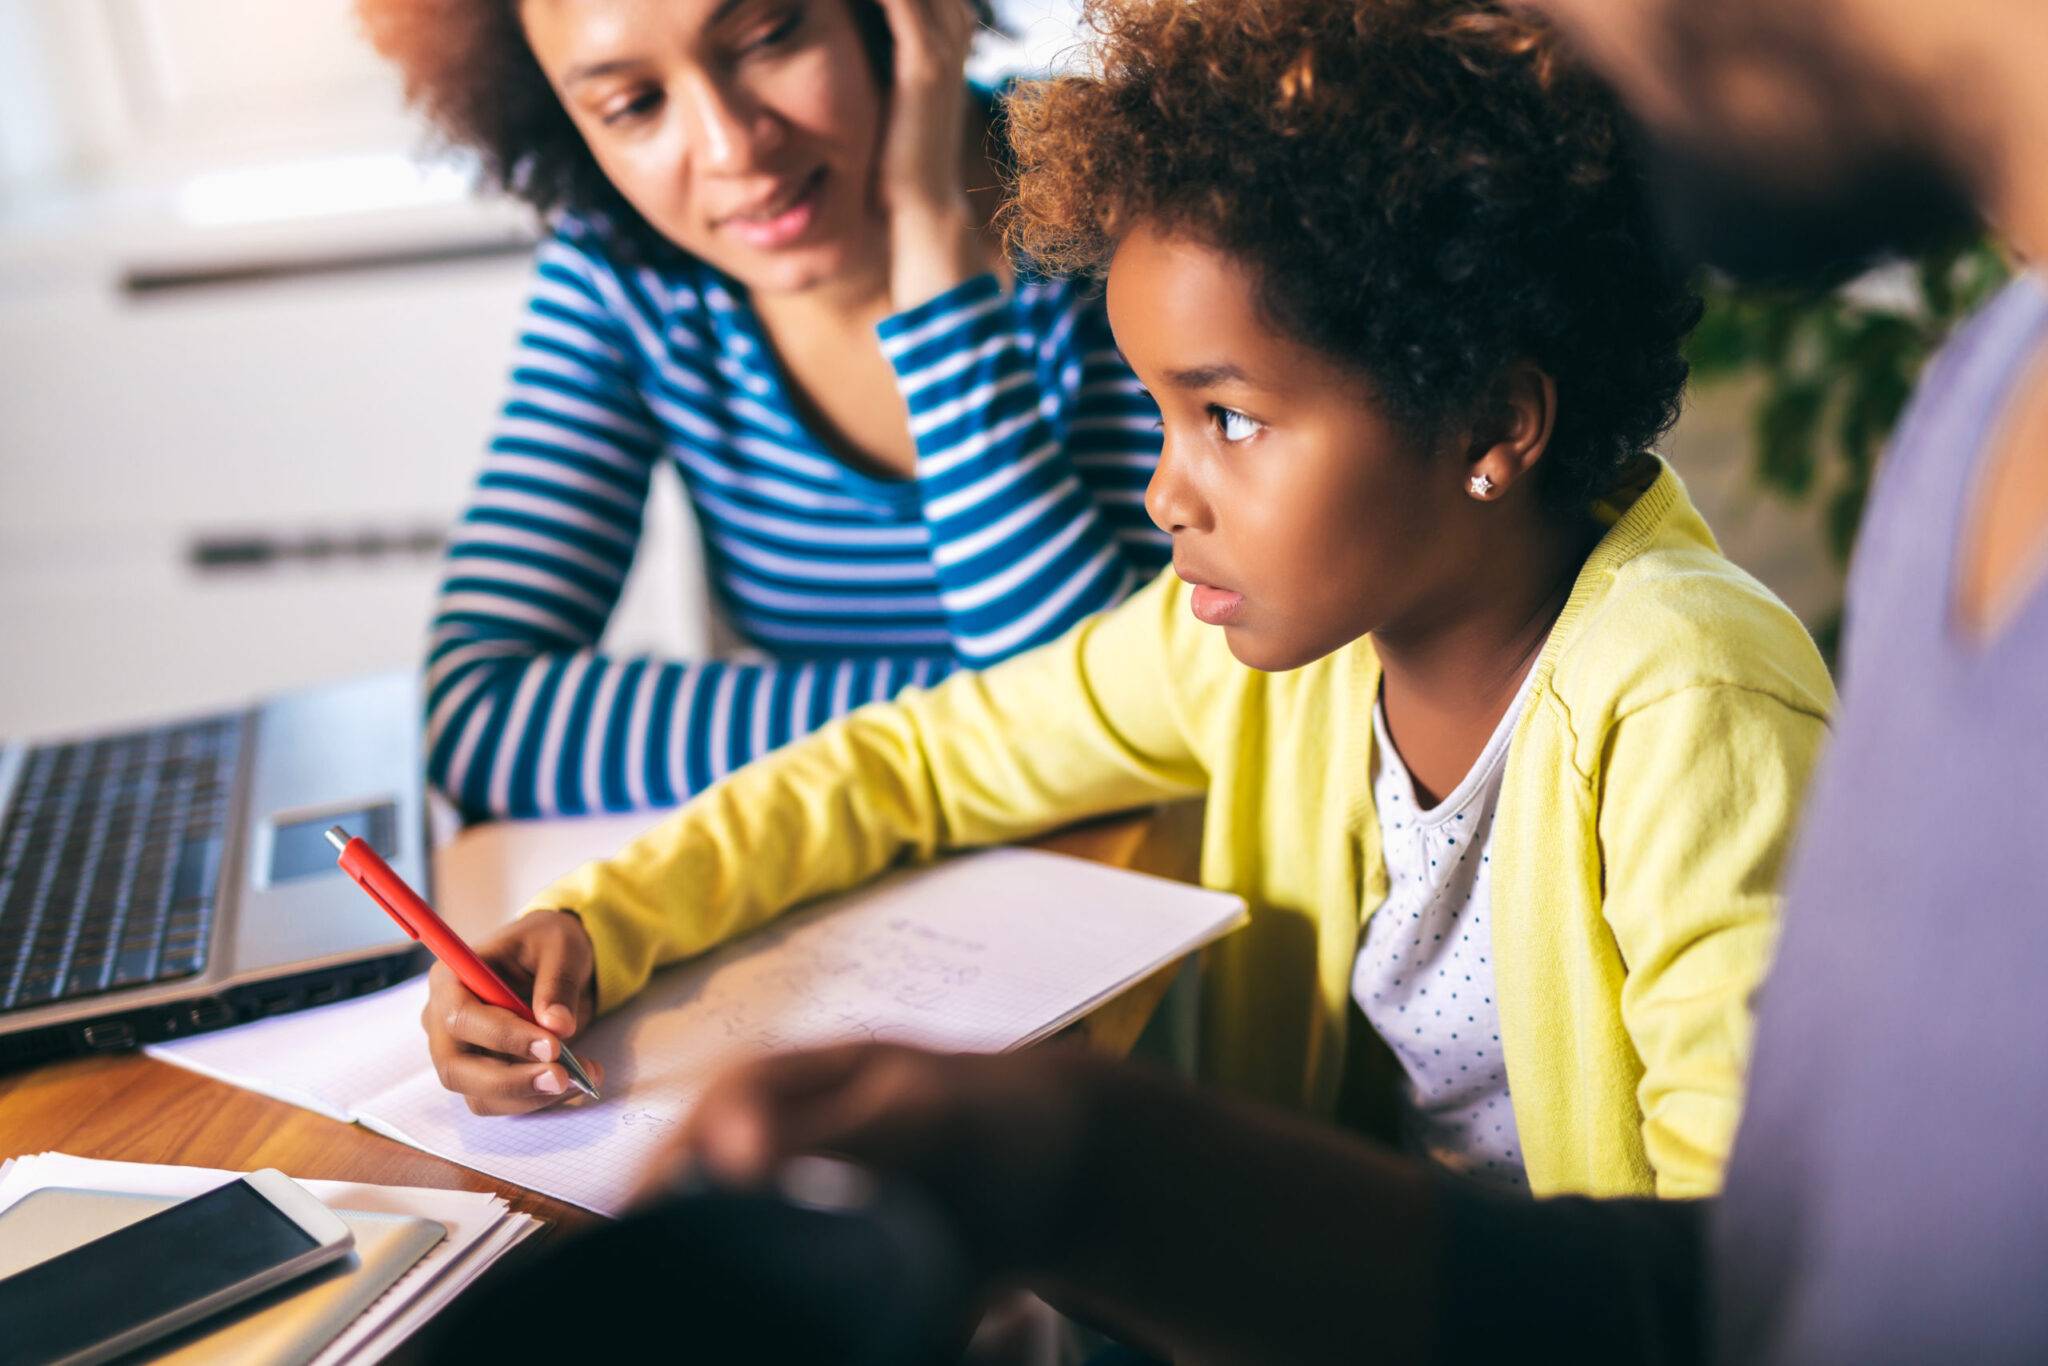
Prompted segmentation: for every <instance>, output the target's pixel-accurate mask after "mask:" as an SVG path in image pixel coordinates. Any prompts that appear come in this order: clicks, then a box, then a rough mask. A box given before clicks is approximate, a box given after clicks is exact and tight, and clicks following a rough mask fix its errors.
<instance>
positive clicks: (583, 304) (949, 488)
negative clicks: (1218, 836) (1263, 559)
mask: <svg viewBox="0 0 2048 1366" xmlns="http://www.w3.org/2000/svg"><path fill="white" fill-rule="evenodd" d="M878 331H879V333H880V340H881V346H882V350H883V353H884V354H885V355H886V357H887V358H888V360H889V363H890V365H891V366H892V368H893V369H894V371H895V374H896V382H897V387H898V389H899V391H900V392H901V394H902V396H903V399H904V402H905V405H906V407H907V409H908V412H909V419H910V428H911V434H912V436H913V438H914V440H915V443H916V449H917V463H916V470H915V473H914V475H913V476H912V477H910V478H908V479H901V480H895V479H885V478H877V477H874V476H871V475H868V474H865V473H862V472H861V471H859V470H856V469H854V468H852V467H850V466H849V465H847V464H846V463H845V462H843V461H842V460H840V459H838V458H836V457H835V456H834V455H833V454H832V453H831V452H830V451H829V450H828V449H827V447H826V446H825V445H824V443H823V442H821V441H820V440H819V439H818V438H817V437H816V435H815V434H814V433H813V432H812V431H811V430H810V429H809V427H808V426H807V425H806V423H805V421H804V420H803V418H802V417H801V416H799V410H798V408H797V407H796V405H795V403H794V401H793V395H792V394H791V392H790V389H789V386H788V381H787V379H786V377H785V376H784V375H783V373H782V371H781V368H780V366H779V364H778V363H777V361H776V360H775V357H774V353H773V350H772V348H771V346H770V344H769V341H768V338H767V334H766V333H765V331H764V330H763V329H762V326H761V324H760V321H759V320H758V318H757V317H756V316H755V315H754V313H753V311H752V310H751V309H750V308H749V307H748V305H747V303H746V300H745V298H744V295H743V292H742V291H741V289H740V288H739V287H738V286H737V285H735V284H733V283H732V282H731V281H730V280H728V279H726V278H725V277H723V276H721V275H720V274H718V273H717V272H715V271H714V270H712V269H711V268H709V267H707V266H704V265H702V264H699V263H695V262H686V263H683V264H681V265H677V266H664V267H661V268H658V269H657V268H652V267H635V268H630V269H629V268H626V267H623V266H620V265H618V264H615V263H614V262H613V261H612V260H611V259H610V258H609V257H608V256H607V254H606V252H605V250H604V248H603V245H602V241H601V239H600V238H599V236H598V235H597V234H596V233H595V232H593V231H592V230H590V229H589V228H587V227H584V226H582V225H580V224H577V223H575V222H573V221H571V222H568V223H566V224H565V225H564V226H563V228H562V229H561V230H560V231H558V232H557V233H556V235H555V236H554V238H553V239H552V240H550V241H548V242H547V243H546V244H544V245H543V246H542V248H541V250H540V253H539V258H538V260H537V262H536V268H535V275H534V282H533V288H532V294H531V298H530V300H529V302H528V305H527V312H526V316H525V320H524V326H523V328H522V330H521V334H520V337H519V345H518V350H517V354H516V358H515V361H514V368H513V371H512V382H511V392H510V395H509V397H508V398H507V399H506V402H505V405H504V408H503V411H502V413H501V415H500V417H499V420H498V424H497V428H496V431H495V434H494V436H493V437H492V440H491V442H490V447H489V451H488V454H487V455H486V458H485V461H484V467H483V471H482V473H481V474H480V475H479V476H478V479H477V482H476V487H475V491H474V494H473V496H472V498H471V500H470V503H469V506H468V508H467V510H466V511H465V512H464V513H463V515H462V518H461V520H460V521H459V522H458V523H457V525H456V527H455V529H454V532H453V534H452V538H451V544H450V546H449V549H448V557H447V568H446V575H445V578H444V580H443V582H442V585H441V592H440V596H439V599H438V601H437V604H436V610H435V616H434V627H433V636H432V641H431V645H430V649H429V654H428V660H427V749H428V774H429V777H430V778H431V779H432V781H433V782H435V783H436V784H437V785H438V786H440V787H441V788H442V789H443V790H444V791H446V792H447V793H449V795H450V796H452V797H453V798H454V799H455V800H456V801H457V802H458V804H459V805H461V806H462V808H463V809H464V810H465V811H466V812H468V813H470V814H472V815H496V816H536V815H548V814H555V813H561V814H580V813H584V812H590V811H597V810H607V811H625V810H635V809H640V808H645V807H658V806H667V805H673V804H674V803H676V802H678V801H680V800H682V799H684V798H686V797H688V796H689V795H691V794H692V793H695V792H697V791H699V790H701V789H703V788H704V787H706V786H708V785H709V784H711V783H713V782H715V781H716V780H717V779H719V778H720V777H722V776H723V775H725V774H726V773H728V772H730V771H731V770H733V769H734V768H737V767H738V766H739V765H741V764H744V763H746V762H747V761H748V760H749V759H752V758H754V757H755V756H757V755H759V754H762V753H764V752H766V751H768V750H770V749H773V748H775V747H776V746H778V745H781V744H784V743H786V742H788V741H789V740H790V739H792V738H794V737H796V736H798V735H802V734H804V733H806V732H808V731H810V730H813V729H815V728H816V727H818V726H820V725H822V724H824V723H825V722H826V721H828V720H830V719H832V718H833V717H835V716H838V715H841V714H842V713H844V712H847V711H849V710H851V709H852V708H854V707H855V706H858V705H860V704H862V703H864V702H868V701H872V700H878V699H881V698H886V697H889V696H891V695H893V694H894V693H896V692H897V691H898V690H900V689H902V688H904V687H907V686H912V685H922V684H928V683H931V682H934V681H936V680H937V679H939V678H940V677H942V676H944V675H945V674H947V673H950V672H951V671H953V670H955V669H958V668H977V667H981V666H983V665H987V664H991V663H994V662H995V661H997V660H1000V659H1004V658H1007V657H1008V656H1010V655H1013V654H1016V653H1018V652H1019V651H1022V650H1028V649H1030V648H1031V647H1032V646H1034V645H1039V644H1042V643H1044V642H1046V641H1049V640H1052V639H1053V638H1055V637H1057V636H1058V635H1060V634H1061V633H1062V632H1064V631H1065V630H1066V629H1067V628H1068V627H1070V626H1072V625H1073V624H1074V623H1075V622H1077V621H1079V620H1080V619H1081V618H1082V617H1084V616H1087V615H1088V614H1090V613H1092V612H1096V611H1099V610H1101V609H1102V608H1105V607H1108V606H1110V605H1112V604H1114V603H1115V602H1117V601H1119V600H1120V599H1122V598H1123V597H1124V596H1125V595H1126V594H1128V593H1129V592H1130V591H1131V590H1132V589H1133V588H1134V587H1136V586H1137V585H1138V584H1139V583H1141V582H1143V581H1144V580H1145V579H1147V578H1149V577H1150V576H1151V575H1153V574H1154V573H1156V572H1157V571H1158V570H1159V569H1160V568H1161V567H1162V566H1163V565H1164V564H1165V563H1166V562H1167V560H1168V558H1169V556H1170V546H1169V542H1168V540H1167V538H1166V537H1165V536H1164V535H1163V534H1162V533H1160V532H1159V531H1158V530H1157V529H1155V528H1154V527H1153V526H1152V525H1151V523H1150V521H1149V520H1148V519H1147V518H1146V516H1145V511H1144V490H1145V485H1146V482H1147V481H1148V480H1149V479H1150V477H1151V473H1152V466H1153V464H1154V463H1155V461H1156V460H1157V458H1158V452H1159V439H1160V438H1159V433H1158V430H1157V420H1158V414H1157V410H1156V409H1155V408H1154V407H1153V404H1152V402H1151V400H1150V398H1149V397H1148V396H1147V395H1146V394H1145V392H1144V390H1143V389H1142V388H1141V387H1140V386H1139V384H1138V382H1137V380H1136V379H1135V378H1134V377H1133V376H1132V375H1131V373H1130V371H1129V370H1128V369H1127V368H1126V367H1125V366H1124V364H1123V361H1122V358H1121V357H1120V356H1119V355H1118V354H1117V352H1116V348H1115V345H1114V343H1113V341H1112V340H1111V337H1110V333H1109V326H1108V321H1107V319H1106V317H1105V316H1104V314H1103V311H1102V307H1101V303H1100V300H1099V298H1096V297H1090V295H1089V294H1088V293H1087V292H1085V291H1084V290H1083V289H1082V288H1080V287H1079V286H1077V285H1075V284H1074V283H1072V282H1069V281H1064V280H1048V279H1043V278H1039V277H1035V276H1032V275H1030V274H1029V273H1025V272H1020V274H1019V277H1018V280H1017V283H1016V284H1015V285H1014V287H1011V288H1005V287H1004V286H1002V285H1001V284H1000V283H999V282H998V281H997V279H996V277H995V276H993V275H983V276H980V277H977V278H975V279H972V280H968V281H966V282H965V283H963V284H961V285H959V286H957V287H955V288H953V289H951V290H948V291H946V292H945V293H943V294H941V295H939V296H938V297H937V298H935V299H932V300H930V301H929V302H927V303H925V304H922V305H920V306H918V307H916V308H913V309H910V310H909V311H907V312H904V313H899V314H896V315H894V316H891V317H889V318H887V319H885V320H884V321H883V322H882V323H881V324H880V326H879V328H878ZM662 460H672V461H674V462H675V465H676V468H677V469H678V471H679V472H680V473H681V475H682V482H683V485H684V487H685V488H686V489H687V490H688V493H689V497H690V500H691V502H692V503H693V505H694V507H695V510H696V516H697V522H698V525H699V528H700V530H701V532H702V535H703V538H704V550H705V562H706V566H707V569H708V572H709V578H710V581H711V585H712V589H713V592H714V593H715V594H716V596H717V599H718V602H719V605H720V606H721V607H722V609H723V610H724V613H725V615H726V617H727V619H728V620H729V621H730V622H731V624H732V625H733V626H734V627H735V628H736V629H737V630H738V631H739V633H740V634H741V635H742V636H743V637H744V638H745V639H746V641H747V642H748V644H749V645H750V646H751V647H753V648H752V650H750V651H749V657H747V658H744V659H738V660H705V661H695V662H680V661H666V660H651V659H638V658H636V659H620V658H614V657H610V656H607V655H604V654H601V653H599V652H598V651H597V648H596V647H597V644H598V641H599V639H600V637H601V636H602V634H603V632H604V627H605V622H606V620H607V618H608V617H609V616H610V614H611V611H612V608H613V606H614V604H615V603H616V601H617V598H618V594H619V589H620V586H621V584H622V583H623V581H624V579H625V575H626V570H627V568H628V567H629V565H630V564H631V562H632V558H633V550H634V546H635V544H636V543H637V541H638V539H639V536H640V526H641V515H642V511H643V507H644V504H645V501H646V497H647V489H648V485H649V480H650V476H651V474H652V471H653V469H654V467H655V465H656V463H657V462H659V461H662Z"/></svg>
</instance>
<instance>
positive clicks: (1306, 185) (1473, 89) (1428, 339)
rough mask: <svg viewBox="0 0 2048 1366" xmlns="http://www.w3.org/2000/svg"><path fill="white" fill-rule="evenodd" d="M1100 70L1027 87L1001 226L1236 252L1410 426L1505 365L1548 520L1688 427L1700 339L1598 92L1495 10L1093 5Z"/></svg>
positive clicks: (1534, 33)
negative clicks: (1548, 414)
mask: <svg viewBox="0 0 2048 1366" xmlns="http://www.w3.org/2000/svg"><path fill="white" fill-rule="evenodd" d="M1084 14H1085V19H1086V23H1087V24H1088V26H1090V27H1091V28H1092V29H1093V30H1094V31H1095V32H1096V34H1097V35H1098V37H1099V42H1098V43H1097V44H1096V45H1095V47H1094V49H1093V57H1094V61H1093V74H1087V75H1071V76H1062V77H1058V78H1055V79H1052V80H1048V81H1045V82H1041V83H1039V84H1037V85H1035V86H1032V87H1029V88H1027V89H1024V90H1021V91H1020V92H1019V93H1018V94H1017V95H1016V97H1015V98H1013V100H1012V102H1011V107H1010V109H1009V111H1008V113H1009V121H1010V125H1011V136H1012V139H1013V141H1014V145H1015V154H1016V158H1017V163H1018V166H1019V172H1018V180H1017V199H1016V203H1015V205H1014V207H1013V209H1012V211H1011V217H1010V220H1009V230H1010V234H1011V238H1012V242H1013V244H1014V245H1015V246H1016V247H1017V248H1018V249H1019V250H1020V251H1021V252H1023V253H1024V254H1025V255H1026V256H1027V257H1029V258H1031V259H1032V260H1033V262H1034V264H1036V265H1037V266H1039V267H1041V268H1044V269H1048V270H1061V271H1072V272H1100V271H1102V270H1103V269H1104V268H1106V266H1107V263H1108V260H1109V258H1110V256H1111V255H1112V254H1113V253H1114V251H1115V248H1116V243H1117V241H1118V240H1119V238H1120V237H1121V236H1122V234H1123V233H1124V232H1125V231H1127V230H1128V229H1129V228H1130V227H1131V226H1132V225H1133V224H1134V223H1136V222H1137V221H1139V220H1141V219H1142V220H1150V221H1151V222H1153V223H1154V224H1156V225H1157V226H1159V227H1161V228H1163V229H1165V230H1167V231H1171V232H1176V233H1185V234H1187V235H1189V236H1191V237H1193V238H1195V239H1196V240H1199V241H1203V242H1206V243H1208V244H1209V245H1211V246H1213V247H1215V248H1217V249H1219V250H1222V251H1224V252H1227V253H1229V254H1230V255H1231V256H1233V257H1235V258H1237V259H1238V260H1240V261H1241V262H1244V263H1245V264H1247V265H1248V266H1249V267H1250V268H1251V269H1252V270H1253V272H1254V275H1255V278H1256V279H1257V280H1258V281H1259V285H1260V293H1261V303H1262V306H1263V308H1264V310H1265V311H1266V313H1267V314H1268V316H1269V318H1270V319H1271V321H1272V322H1273V323H1274V324H1275V325H1276V327H1277V328H1278V329H1279V330H1280V331H1281V332H1283V333H1285V334H1286V335H1289V336H1292V337H1294V338H1296V339H1298V340H1300V341H1302V342H1304V343H1305V344H1307V345H1310V346H1313V347H1315V348H1316V349H1317V350H1319V351H1322V352H1325V353H1327V354H1329V355H1331V356H1333V357H1336V358H1337V359H1339V360H1342V361H1346V362H1348V363H1350V364H1351V365H1353V366H1354V367H1356V368H1357V369H1358V370H1359V371H1360V372H1361V373H1362V374H1363V375H1364V376H1365V377H1366V378H1367V379H1368V380H1369V381H1370V382H1371V384H1372V386H1373V389H1374V391H1375V393H1376V394H1377V395H1378V396H1379V397H1380V398H1381V399H1382V400H1383V401H1384V402H1386V403H1387V404H1388V405H1389V407H1390V409H1391V410H1392V414H1393V416H1394V417H1395V418H1396V419H1397V420H1399V421H1401V422H1403V423H1404V425H1406V426H1407V427H1408V428H1409V429H1410V430H1411V431H1412V432H1415V433H1417V434H1419V435H1422V436H1424V437H1425V439H1430V440H1434V439H1436V437H1437V436H1438V435H1439V434H1441V433H1443V432H1445V431H1447V430H1450V429H1451V428H1453V427H1454V426H1456V425H1458V424H1462V423H1464V422H1467V421H1473V420H1476V419H1477V418H1478V417H1479V415H1480V414H1481V413H1482V412H1483V411H1484V409H1485V408H1486V407H1487V406H1488V403H1489V400H1490V399H1491V397H1492V396H1493V395H1494V394H1495V393H1497V392H1498V387H1499V385H1500V382H1501V380H1502V379H1503V377H1504V376H1505V374H1506V373H1507V370H1508V367H1509V366H1510V365H1512V364H1513V363H1515V362H1517V361H1527V362H1532V363H1534V364H1535V365H1537V366H1539V367H1541V368H1542V369H1543V371H1544V372H1545V373H1547V374H1548V375H1550V376H1551V378H1552V379H1553V380H1554V381H1555V382H1556V384H1557V392H1558V402H1557V415H1556V421H1555V428H1554V431H1553V434H1552V438H1551V443H1550V448H1549V451H1548V453H1547V455H1546V457H1545V459H1544V461H1543V462H1542V466H1541V467H1540V468H1541V469H1543V470H1544V472H1545V473H1544V475H1543V478H1544V480H1545V484H1544V488H1545V490H1546V492H1547V494H1548V495H1549V498H1550V500H1551V503H1552V505H1553V506H1555V507H1559V508H1573V507H1577V508H1583V507H1584V506H1585V505H1586V502H1587V500H1589V499H1590V498H1592V497H1596V496H1598V495H1599V494H1601V493H1604V492H1606V491H1608V490H1610V489H1611V488H1613V487H1614V486H1615V484H1616V483H1617V482H1618V481H1619V480H1620V478H1621V477H1622V476H1623V474H1624V472H1625V471H1626V469H1627V467H1628V466H1629V465H1630V464H1631V463H1632V462H1634V461H1635V460H1636V459H1637V458H1638V457H1640V456H1641V454H1642V453H1643V452H1644V451H1646V450H1648V449H1649V448H1650V446H1651V445H1652V443H1654V442H1655V441H1656V440H1657V438H1658V437H1659V436H1661V435H1662V434H1663V433H1664V431H1665V430H1667V429H1668V428H1669V427H1670V425H1671V424H1672V422H1673V421H1674V420H1676V418H1677V416H1678V407H1679V399H1680V395H1681V392H1682V391H1683V389H1684V386H1685V376H1686V364H1685V360H1684V358H1683V357H1682V355H1681V353H1680V346H1681V343H1682V342H1683V340H1684V338H1685V336H1686V334H1687V333H1688V332H1689V331H1691V329H1692V327H1693V325H1694V324H1695V323H1696V322H1697V321H1698V320H1699V315H1700V302H1699V299H1698V296H1697V295H1696V294H1695V293H1694V292H1693V290H1692V288H1691V287H1690V283H1689V281H1688V279H1687V277H1686V274H1685V272H1684V271H1683V270H1682V269H1681V268H1679V267H1678V266H1677V265H1676V264H1675V263H1674V262H1673V260H1672V258H1670V257H1669V256H1668V255H1667V254H1666V253H1665V251H1664V250H1663V248H1662V245H1661V243H1660V241H1659V237H1658V231H1657V224H1656V220H1655V215H1654V212H1653V208H1652V205H1651V204H1650V202H1649V200H1648V196H1647V194H1646V190H1645V186H1644V183H1643V176H1642V174H1641V172H1640V170H1639V168H1638V166H1637V164H1636V162H1635V160H1634V159H1633V157H1632V155H1631V152H1630V149H1629V139H1628V138H1627V136H1626V134H1625V131H1624V130H1625V124H1624V123H1623V117H1622V115H1621V113H1620V110H1619V106H1618V104H1617V102H1616V101H1615V99H1614V98H1613V97H1612V95H1611V94H1610V93H1609V92H1608V91H1607V90H1606V89H1605V88H1604V87H1603V86H1601V85H1600V84H1598V83H1597V82H1596V81H1595V80H1593V79H1592V78H1591V77H1590V76H1589V75H1588V74H1587V73H1586V72H1585V71H1584V70H1583V69H1582V68H1581V67H1579V66H1578V65H1576V64H1574V63H1573V62H1571V61H1570V60H1568V59H1567V57H1566V55H1565V54H1564V53H1563V52H1562V51H1561V49H1560V47H1559V43H1558V40H1557V37H1556V35H1555V33H1554V32H1553V30H1552V29H1551V28H1550V27H1549V26H1548V25H1547V24H1546V23H1545V22H1544V21H1542V20H1541V19H1539V18H1537V17H1535V16H1532V15H1529V14H1526V13H1524V12H1522V11H1520V10H1513V9H1509V8H1508V7H1506V6H1505V5H1503V4H1500V3H1494V2H1493V0H1086V4H1085V9H1084Z"/></svg>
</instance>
